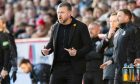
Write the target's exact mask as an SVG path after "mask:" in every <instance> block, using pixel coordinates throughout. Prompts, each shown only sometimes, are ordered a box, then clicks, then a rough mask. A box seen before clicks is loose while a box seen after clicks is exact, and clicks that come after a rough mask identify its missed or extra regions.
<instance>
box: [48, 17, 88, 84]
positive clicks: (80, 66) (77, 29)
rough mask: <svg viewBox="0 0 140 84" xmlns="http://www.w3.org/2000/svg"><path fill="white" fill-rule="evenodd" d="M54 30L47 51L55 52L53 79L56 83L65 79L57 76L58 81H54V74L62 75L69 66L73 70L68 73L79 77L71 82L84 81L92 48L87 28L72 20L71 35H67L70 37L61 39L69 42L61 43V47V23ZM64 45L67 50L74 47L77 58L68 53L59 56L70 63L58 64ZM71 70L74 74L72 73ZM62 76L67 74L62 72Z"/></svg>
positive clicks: (55, 25)
mask: <svg viewBox="0 0 140 84" xmlns="http://www.w3.org/2000/svg"><path fill="white" fill-rule="evenodd" d="M52 28H53V29H52V35H51V38H50V41H49V43H48V45H47V46H46V48H47V49H49V48H51V51H50V52H49V53H52V52H54V60H53V64H52V69H51V72H52V76H51V79H52V80H53V81H54V82H55V81H59V80H63V77H62V78H61V77H60V76H57V77H58V78H59V79H58V80H57V79H54V78H55V77H56V75H55V74H54V72H57V73H56V74H61V69H62V70H63V69H64V68H65V67H64V68H63V66H68V67H71V68H68V69H67V73H69V74H72V75H73V74H74V75H75V77H77V76H78V77H77V78H75V77H73V78H72V79H70V80H71V81H73V80H74V81H77V80H75V79H78V80H80V81H82V76H83V73H84V72H85V55H86V54H87V53H88V52H89V51H90V46H91V40H90V36H89V32H88V29H87V26H86V25H85V24H83V23H81V22H80V21H78V20H76V19H74V18H72V22H71V24H70V25H69V26H68V28H70V30H69V29H68V32H69V34H68V35H67V36H68V37H67V38H65V37H63V38H61V40H67V41H65V42H64V43H61V45H58V43H59V42H62V41H58V39H59V38H60V36H61V35H62V34H60V33H59V32H60V30H61V24H60V23H59V22H56V23H55V24H54V25H53V27H52ZM62 36H64V35H62ZM65 44H66V45H65ZM62 45H65V46H66V48H72V47H73V48H75V49H76V50H77V53H76V56H70V55H69V54H67V53H66V52H63V53H61V54H60V55H62V56H59V57H62V58H64V60H65V58H66V60H65V61H67V59H68V61H69V62H62V63H59V62H57V60H58V59H57V56H58V55H57V54H58V53H60V52H61V51H60V50H59V52H58V49H60V48H61V49H62V48H63V46H62ZM62 51H63V49H62ZM64 56H65V57H64ZM56 67H61V69H60V70H57V69H56ZM54 70H57V71H54ZM71 70H72V72H70V71H71ZM62 74H65V72H62ZM79 75H80V76H79ZM68 77H69V76H68ZM74 78H75V79H74ZM50 84H55V83H53V82H52V81H51V82H50ZM57 84H61V83H59V82H58V83H57ZM65 84H66V82H65ZM72 84H75V83H72ZM76 84H81V83H76Z"/></svg>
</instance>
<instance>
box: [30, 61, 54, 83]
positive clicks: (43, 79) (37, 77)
mask: <svg viewBox="0 0 140 84" xmlns="http://www.w3.org/2000/svg"><path fill="white" fill-rule="evenodd" d="M50 68H51V66H50V65H49V64H44V63H39V64H36V65H33V70H32V71H31V75H30V77H31V79H32V84H37V82H40V84H49V79H50Z"/></svg>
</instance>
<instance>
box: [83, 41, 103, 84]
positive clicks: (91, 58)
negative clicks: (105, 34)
mask: <svg viewBox="0 0 140 84" xmlns="http://www.w3.org/2000/svg"><path fill="white" fill-rule="evenodd" d="M98 45H100V39H99V38H93V39H92V50H91V51H90V52H89V53H88V54H87V55H86V73H85V74H84V84H103V80H102V70H101V69H100V67H99V66H100V65H101V64H102V63H103V55H102V54H100V53H98V52H97V51H98ZM97 74H98V75H97ZM99 81H100V82H99Z"/></svg>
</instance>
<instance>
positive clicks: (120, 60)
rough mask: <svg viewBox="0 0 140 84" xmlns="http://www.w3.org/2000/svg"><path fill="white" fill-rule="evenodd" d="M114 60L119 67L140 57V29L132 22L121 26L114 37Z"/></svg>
mask: <svg viewBox="0 0 140 84" xmlns="http://www.w3.org/2000/svg"><path fill="white" fill-rule="evenodd" d="M113 43H114V52H113V60H114V62H116V63H117V64H118V65H119V66H123V64H124V63H133V62H134V59H136V58H139V57H140V29H139V28H138V27H137V26H135V25H133V24H132V23H131V22H129V23H127V24H121V25H120V28H119V29H118V30H117V32H116V34H115V35H114V41H113Z"/></svg>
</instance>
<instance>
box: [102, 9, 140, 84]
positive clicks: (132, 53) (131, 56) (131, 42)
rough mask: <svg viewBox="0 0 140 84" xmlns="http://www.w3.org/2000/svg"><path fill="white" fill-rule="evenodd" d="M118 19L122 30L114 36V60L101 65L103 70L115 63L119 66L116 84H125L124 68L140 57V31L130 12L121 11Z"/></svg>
mask: <svg viewBox="0 0 140 84" xmlns="http://www.w3.org/2000/svg"><path fill="white" fill-rule="evenodd" d="M117 17H118V21H119V24H120V26H119V27H120V28H119V29H118V30H117V31H116V33H115V35H114V41H113V44H114V52H113V58H112V59H111V60H109V61H107V62H105V63H104V64H103V65H101V68H105V67H106V66H108V65H110V64H111V63H113V62H115V63H116V64H117V67H116V68H117V70H116V74H115V75H116V77H115V79H116V80H115V84H123V81H122V68H123V65H124V63H128V64H129V63H133V62H134V60H135V59H136V58H139V57H140V29H139V28H138V27H137V26H135V25H134V24H132V22H131V18H132V14H131V12H130V11H129V10H127V9H122V10H119V11H118V13H117Z"/></svg>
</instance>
